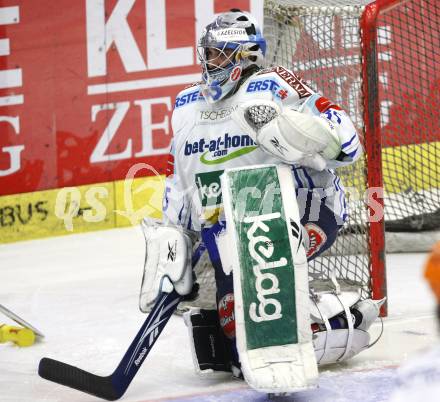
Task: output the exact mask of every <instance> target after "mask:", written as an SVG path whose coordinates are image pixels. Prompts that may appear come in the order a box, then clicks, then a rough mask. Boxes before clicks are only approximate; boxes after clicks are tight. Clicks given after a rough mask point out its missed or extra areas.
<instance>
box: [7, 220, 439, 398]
mask: <svg viewBox="0 0 440 402" xmlns="http://www.w3.org/2000/svg"><path fill="white" fill-rule="evenodd" d="M425 257H426V255H425V254H400V255H388V256H387V266H388V272H387V278H388V292H389V317H388V318H386V319H385V320H384V325H385V329H384V334H383V336H382V338H381V339H380V341H379V342H378V343H377V344H376V345H375V346H374V347H372V348H371V349H369V350H367V351H365V352H363V353H362V354H360V355H359V356H357V357H356V358H354V359H353V360H352V361H349V362H347V363H344V364H340V365H335V366H332V367H327V368H322V369H321V370H320V372H321V377H320V388H319V389H318V390H313V391H311V392H308V393H300V394H296V395H295V398H294V400H295V401H297V402H306V401H307V402H310V401H311V402H314V401H320V402H327V401H328V402H330V401H331V402H336V401H340V402H345V401H346V402H348V401H372V402H373V401H374V402H377V401H383V400H386V398H387V396H388V394H389V392H390V391H391V389H392V387H393V376H394V367H395V366H396V365H398V364H400V363H401V362H402V361H405V360H406V359H407V358H408V357H410V356H411V355H413V354H414V353H416V352H417V351H418V350H420V349H422V348H425V347H427V346H429V345H431V344H432V343H433V342H437V326H436V320H435V317H434V313H433V311H434V299H433V297H432V296H431V293H430V291H429V289H428V287H427V285H426V284H425V282H424V280H423V278H422V267H423V262H424V259H425ZM143 259H144V245H143V237H142V234H141V232H140V229H138V228H127V229H114V230H109V231H101V232H93V233H86V234H80V235H71V236H64V237H58V238H53V239H44V240H34V241H28V242H21V243H15V244H9V245H0V284H1V287H0V303H1V304H3V305H5V306H6V307H8V308H9V309H11V310H12V311H14V312H16V313H17V314H19V315H21V316H22V317H23V318H24V319H25V320H27V321H29V322H30V323H31V324H33V325H34V326H36V327H37V328H38V329H40V330H41V331H43V332H44V333H45V334H46V338H45V339H44V341H42V342H39V343H37V344H35V345H34V346H32V347H29V348H19V347H17V346H14V345H13V344H11V343H7V344H0V401H1V402H23V401H33V402H43V401H44V402H55V401H63V402H82V401H84V402H86V401H96V400H98V399H96V398H94V397H92V396H89V395H87V394H82V393H80V392H77V391H75V390H71V389H69V388H65V387H62V386H59V385H57V384H54V383H51V382H48V381H45V380H43V379H41V378H39V377H38V375H37V367H38V362H39V360H40V359H41V358H42V357H44V356H47V357H52V358H55V359H57V360H62V361H64V362H67V363H70V364H72V365H76V366H79V367H81V368H83V369H85V370H87V371H92V372H94V373H96V374H100V375H107V374H109V373H110V372H112V370H113V369H114V368H115V367H116V365H117V363H118V362H119V360H120V359H121V357H122V356H123V354H124V352H125V351H126V349H127V347H128V345H129V344H130V342H131V340H132V339H133V337H134V335H135V334H136V332H137V330H138V329H139V327H140V325H141V323H142V322H143V321H144V318H145V316H144V315H143V314H141V313H140V312H139V310H138V307H137V301H138V290H139V286H140V279H141V273H142V266H143ZM2 322H5V323H12V322H11V321H10V320H8V319H7V318H6V317H3V316H1V317H0V323H2ZM379 330H380V325H379V324H377V325H376V324H375V326H374V327H373V330H372V332H373V335H374V334H378V333H379ZM171 398H172V399H173V400H179V401H182V400H185V401H189V400H191V401H194V400H209V401H263V400H266V396H265V395H262V394H257V393H256V392H255V391H252V390H250V389H248V388H247V387H246V386H245V385H244V384H243V383H242V382H239V381H234V380H230V379H229V378H228V377H223V379H215V380H214V379H210V380H208V379H200V378H199V377H197V376H196V375H195V374H194V372H193V369H192V363H191V357H190V352H189V348H188V339H187V333H186V328H185V326H184V324H183V321H182V319H181V318H180V317H176V316H175V317H172V319H171V321H170V323H169V324H168V325H167V327H166V328H165V330H164V332H163V333H162V335H161V336H160V338H159V340H158V341H157V343H156V345H155V346H154V348H153V350H152V352H151V353H150V355H149V357H148V358H147V359H146V361H145V363H144V364H143V366H142V367H141V369H140V370H139V372H138V374H137V376H136V377H135V379H134V380H133V382H132V384H131V385H130V387H129V389H128V391H127V393H126V394H125V396H124V398H123V400H124V401H127V402H129V401H131V402H144V401H152V400H158V399H159V400H169V399H171ZM282 400H293V399H291V398H283V399H282Z"/></svg>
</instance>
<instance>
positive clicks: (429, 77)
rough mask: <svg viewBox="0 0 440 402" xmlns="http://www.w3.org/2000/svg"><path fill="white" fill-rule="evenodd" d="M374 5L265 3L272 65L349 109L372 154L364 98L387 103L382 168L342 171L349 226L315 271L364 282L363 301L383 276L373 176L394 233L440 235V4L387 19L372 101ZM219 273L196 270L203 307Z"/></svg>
mask: <svg viewBox="0 0 440 402" xmlns="http://www.w3.org/2000/svg"><path fill="white" fill-rule="evenodd" d="M369 3H371V1H332V0H326V1H313V0H309V1H292V0H291V1H283V0H278V1H274V0H266V1H265V6H264V36H265V38H266V40H267V49H268V53H267V58H266V61H267V65H268V66H273V65H282V66H285V67H288V68H290V69H292V70H293V71H294V72H295V73H297V74H298V75H299V76H300V77H302V79H303V80H304V81H305V82H306V83H307V84H308V85H309V86H310V87H312V88H313V89H314V90H316V91H317V92H319V93H321V94H323V95H324V96H325V97H327V98H329V99H331V100H332V101H334V102H335V103H337V104H338V105H340V106H341V107H342V108H343V109H345V111H346V112H347V113H348V114H349V115H350V117H351V119H352V121H353V122H354V124H355V125H356V126H357V128H358V131H359V133H360V135H361V136H362V140H363V143H364V146H365V147H366V145H367V142H368V141H370V140H371V138H370V137H369V133H368V132H367V131H366V128H365V124H364V116H365V110H364V104H365V102H364V97H375V98H378V99H379V105H380V112H379V114H380V126H381V130H380V131H381V141H382V151H381V155H382V168H381V169H379V170H378V169H377V168H376V169H375V168H374V167H372V166H368V163H367V158H366V157H365V156H363V157H362V158H361V159H360V160H359V161H358V162H357V163H355V164H353V165H351V166H348V167H344V168H342V169H338V175H339V176H340V178H341V183H343V186H344V187H345V189H346V195H347V208H348V214H349V218H348V220H347V222H346V224H345V226H344V228H343V229H342V230H341V232H340V235H339V236H338V238H337V241H336V242H335V244H334V245H333V246H332V247H331V249H330V250H329V251H328V252H327V253H325V255H324V256H321V257H318V258H316V259H315V260H314V261H312V262H311V263H310V268H309V272H310V277H311V279H314V278H319V279H324V280H325V279H328V278H329V275H330V273H331V272H332V271H333V272H335V273H336V277H338V278H343V279H348V280H350V281H354V282H356V284H358V285H359V286H361V287H362V289H363V290H362V296H363V297H364V298H365V297H369V296H371V273H372V270H374V269H375V267H374V266H372V264H371V250H370V241H369V240H370V237H369V236H370V233H369V229H370V225H369V221H368V211H367V206H366V197H367V189H368V185H367V183H368V177H369V175H382V177H383V182H384V188H383V190H384V204H385V227H386V229H387V230H388V231H393V232H417V233H421V232H424V231H429V232H428V233H429V234H431V233H432V231H439V229H440V191H439V187H440V186H439V182H440V174H439V173H440V172H439V171H440V168H439V165H440V162H439V151H440V142H439V138H440V118H439V112H438V111H439V110H440V91H439V89H440V39H439V38H440V27H439V21H440V15H439V13H440V11H439V10H440V5H439V4H438V1H437V0H429V1H425V0H414V1H411V0H410V1H405V2H401V3H398V2H394V3H395V7H393V8H391V9H389V10H386V11H385V12H383V13H380V14H379V16H378V20H377V31H376V32H377V59H378V62H377V65H376V72H375V71H369V74H377V77H378V80H379V82H378V93H367V94H364V93H363V81H362V80H363V79H364V77H363V74H362V63H364V62H365V60H363V56H362V46H363V32H362V29H361V23H360V20H361V17H362V13H363V12H364V10H365V7H366V6H367V5H368V4H369ZM367 112H369V111H367ZM335 185H336V186H338V185H340V183H339V182H336V183H335ZM429 236H431V237H429ZM428 238H432V235H428ZM408 246H410V244H408ZM408 246H407V247H408ZM402 249H405V244H402ZM395 251H396V250H395ZM397 251H399V250H397ZM211 270H212V268H210V267H209V260H208V258H207V256H206V255H205V256H204V257H203V258H202V261H201V263H200V264H199V266H198V267H197V269H196V272H197V273H198V276H199V281H200V282H202V283H201V292H202V295H201V298H200V300H203V304H202V306H205V307H206V306H213V305H214V301H215V293H214V291H213V289H215V285H214V283H213V275H212V272H211ZM200 300H199V302H198V303H197V302H196V304H199V305H200Z"/></svg>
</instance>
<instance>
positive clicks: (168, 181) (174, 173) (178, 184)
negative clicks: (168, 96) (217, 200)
mask: <svg viewBox="0 0 440 402" xmlns="http://www.w3.org/2000/svg"><path fill="white" fill-rule="evenodd" d="M184 92H185V91H182V92H181V93H180V94H179V95H178V97H177V99H176V105H177V102H179V99H182V96H180V95H181V94H182V93H184ZM186 92H188V91H186ZM189 125H190V119H189V114H188V113H182V111H181V110H179V109H178V108H177V107H176V108H175V109H174V111H173V114H172V118H171V126H172V131H173V139H172V141H171V146H170V152H169V155H168V161H167V169H166V178H165V189H164V195H163V203H162V220H163V222H164V223H166V224H172V225H178V226H182V227H184V228H186V229H190V230H199V228H198V223H197V222H198V220H195V219H194V218H193V216H194V211H193V210H194V209H195V208H196V206H195V205H193V204H194V202H193V201H194V200H195V197H194V191H193V187H191V186H189V185H188V182H187V180H186V178H185V171H184V167H183V166H181V161H180V160H179V157H178V155H179V152H178V150H179V147H180V146H181V145H180V144H181V137H182V136H184V134H185V130H187V129H188V126H189Z"/></svg>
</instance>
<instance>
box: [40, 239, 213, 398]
mask: <svg viewBox="0 0 440 402" xmlns="http://www.w3.org/2000/svg"><path fill="white" fill-rule="evenodd" d="M204 251H205V246H204V244H203V243H201V244H200V245H199V247H198V248H197V250H196V251H195V253H194V254H193V257H192V264H191V265H192V267H193V268H194V266H195V265H196V264H197V262H198V260H199V259H200V256H201V255H202V253H203V252H204ZM181 299H182V296H180V295H179V294H178V293H177V292H176V291H175V290H173V291H172V292H171V293H165V292H162V291H161V292H160V293H159V295H158V297H157V300H156V303H155V305H154V306H153V308H152V310H151V312H150V314H148V317H147V319H146V320H145V322H144V323H143V324H142V327H141V328H140V330H139V331H138V333H137V335H136V337H135V338H134V340H133V341H132V343H131V345H130V346H129V348H128V350H127V351H126V352H125V355H124V357H123V358H122V360H121V362H120V363H119V365H118V367H116V370H115V371H114V372H113V373H112V374H110V375H109V376H99V375H96V374H92V373H90V372H88V371H85V370H82V369H80V368H78V367H74V366H71V365H70V364H67V363H63V362H60V361H58V360H54V359H49V358H47V357H44V358H42V359H41V360H40V364H39V366H38V374H39V375H40V377H42V378H44V379H46V380H49V381H53V382H56V383H58V384H61V385H65V386H67V387H70V388H74V389H76V390H78V391H82V392H87V393H89V394H92V395H94V396H97V397H98V398H102V399H107V400H109V401H115V400H117V399H119V398H121V397H122V395H124V393H125V391H126V390H127V388H128V386H129V385H130V383H131V381H132V380H133V378H134V376H135V375H136V373H137V372H138V370H139V368H140V367H141V365H142V363H143V362H144V360H145V358H146V357H147V355H148V353H149V352H150V350H151V348H152V347H153V345H154V343H155V342H156V340H157V338H158V337H159V335H160V334H161V332H162V330H163V329H164V327H165V325H166V324H167V322H168V320H169V319H170V317H171V316H172V315H173V313H174V311H175V310H176V308H177V305H178V304H179V302H180V301H181Z"/></svg>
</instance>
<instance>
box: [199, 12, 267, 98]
mask: <svg viewBox="0 0 440 402" xmlns="http://www.w3.org/2000/svg"><path fill="white" fill-rule="evenodd" d="M226 39H228V40H226ZM265 52H266V41H265V40H264V38H263V37H262V35H261V33H260V30H259V29H258V27H257V26H256V22H255V21H254V20H253V18H252V17H251V16H250V15H249V14H247V13H244V12H242V11H239V10H233V12H229V13H224V14H222V15H220V16H219V17H217V19H216V20H215V21H214V22H213V23H211V24H209V25H208V26H207V27H206V28H205V30H204V31H203V33H202V35H201V38H200V40H199V43H198V47H197V54H198V57H199V60H200V63H201V66H202V79H203V84H202V93H203V95H204V97H205V99H206V100H207V101H208V102H209V103H215V102H217V101H219V100H221V99H223V98H224V97H225V96H227V95H228V94H230V93H231V92H232V91H233V89H234V88H235V87H236V86H237V84H238V82H239V81H240V77H241V72H242V71H244V70H246V69H247V68H248V67H250V66H252V65H256V66H258V67H262V66H263V64H264V55H265ZM211 53H213V56H212V55H211Z"/></svg>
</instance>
